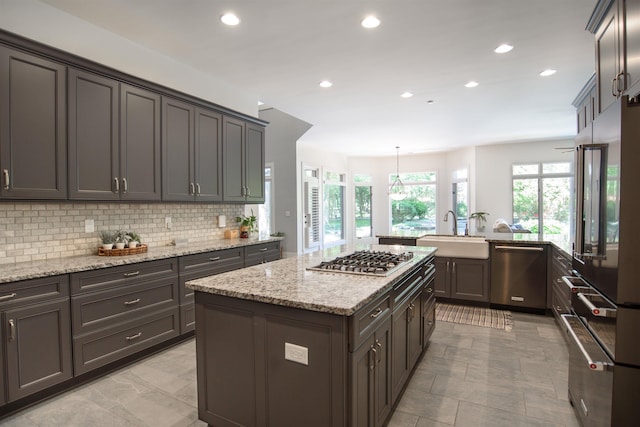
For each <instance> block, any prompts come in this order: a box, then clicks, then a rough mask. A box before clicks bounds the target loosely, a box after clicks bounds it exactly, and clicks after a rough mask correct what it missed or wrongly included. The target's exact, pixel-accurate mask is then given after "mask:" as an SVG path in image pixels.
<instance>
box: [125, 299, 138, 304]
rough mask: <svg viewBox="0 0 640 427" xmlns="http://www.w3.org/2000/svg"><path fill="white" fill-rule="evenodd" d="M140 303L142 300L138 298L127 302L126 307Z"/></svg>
mask: <svg viewBox="0 0 640 427" xmlns="http://www.w3.org/2000/svg"><path fill="white" fill-rule="evenodd" d="M139 302H140V298H136V299H134V300H131V301H125V302H124V305H136V304H137V303H139Z"/></svg>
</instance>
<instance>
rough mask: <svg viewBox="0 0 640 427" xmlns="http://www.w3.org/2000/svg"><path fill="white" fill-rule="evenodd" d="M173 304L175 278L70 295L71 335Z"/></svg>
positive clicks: (175, 287)
mask: <svg viewBox="0 0 640 427" xmlns="http://www.w3.org/2000/svg"><path fill="white" fill-rule="evenodd" d="M174 306H175V307H177V306H178V279H177V277H169V278H167V279H159V280H154V281H151V282H144V283H141V284H137V285H131V286H124V287H120V286H119V287H117V288H115V289H110V290H108V291H102V292H93V293H87V294H82V295H80V296H74V297H73V298H72V299H71V307H72V310H73V335H74V336H77V335H81V334H84V333H87V332H90V331H93V330H96V329H98V328H104V327H107V326H109V325H112V324H114V323H116V322H123V321H125V320H128V319H133V318H135V317H137V316H140V315H141V314H144V313H148V312H150V311H157V310H159V309H165V308H171V307H174Z"/></svg>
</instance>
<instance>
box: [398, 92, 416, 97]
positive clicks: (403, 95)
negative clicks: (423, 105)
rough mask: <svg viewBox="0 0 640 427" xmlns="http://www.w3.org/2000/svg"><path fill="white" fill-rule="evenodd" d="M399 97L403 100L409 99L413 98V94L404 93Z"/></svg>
mask: <svg viewBox="0 0 640 427" xmlns="http://www.w3.org/2000/svg"><path fill="white" fill-rule="evenodd" d="M400 96H401V97H403V98H411V97H412V96H413V94H412V93H411V92H405V93H403V94H402V95H400Z"/></svg>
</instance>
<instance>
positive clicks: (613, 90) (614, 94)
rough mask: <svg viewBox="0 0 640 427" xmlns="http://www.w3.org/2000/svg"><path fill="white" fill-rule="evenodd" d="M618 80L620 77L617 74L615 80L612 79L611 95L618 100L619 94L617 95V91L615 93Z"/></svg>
mask: <svg viewBox="0 0 640 427" xmlns="http://www.w3.org/2000/svg"><path fill="white" fill-rule="evenodd" d="M617 78H618V75H617V74H616V76H615V77H614V78H612V79H611V95H612V96H613V97H614V98H617V97H618V94H617V93H616V91H615V84H616V80H617Z"/></svg>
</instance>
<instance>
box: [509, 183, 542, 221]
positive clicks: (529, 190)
mask: <svg viewBox="0 0 640 427" xmlns="http://www.w3.org/2000/svg"><path fill="white" fill-rule="evenodd" d="M538 217H539V214H538V179H537V178H535V179H514V180H513V223H514V224H519V225H521V226H522V227H523V228H524V229H526V230H530V231H531V232H532V233H538V229H539V225H538Z"/></svg>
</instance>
